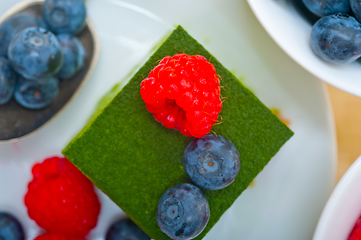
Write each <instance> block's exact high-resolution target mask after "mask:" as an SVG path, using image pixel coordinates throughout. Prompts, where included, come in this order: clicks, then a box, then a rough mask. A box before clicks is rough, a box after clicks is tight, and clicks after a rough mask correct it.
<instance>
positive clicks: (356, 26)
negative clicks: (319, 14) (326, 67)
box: [311, 14, 361, 64]
mask: <svg viewBox="0 0 361 240" xmlns="http://www.w3.org/2000/svg"><path fill="white" fill-rule="evenodd" d="M311 47H312V50H313V52H314V53H315V54H316V55H317V56H319V57H320V58H322V59H323V60H326V61H328V62H331V63H338V64H344V63H350V62H353V61H355V60H356V59H358V58H359V57H360V56H361V24H360V23H359V22H358V21H357V20H356V19H355V18H354V17H350V16H347V15H340V14H335V15H330V16H327V17H323V18H321V19H320V20H318V21H317V22H316V23H315V25H314V26H313V28H312V33H311Z"/></svg>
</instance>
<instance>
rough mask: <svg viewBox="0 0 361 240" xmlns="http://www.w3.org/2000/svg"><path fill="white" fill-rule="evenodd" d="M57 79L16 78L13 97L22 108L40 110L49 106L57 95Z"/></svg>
mask: <svg viewBox="0 0 361 240" xmlns="http://www.w3.org/2000/svg"><path fill="white" fill-rule="evenodd" d="M58 82H59V81H58V79H56V78H53V77H50V78H44V79H40V80H28V79H25V78H23V77H19V78H18V82H17V83H16V87H15V93H14V97H15V100H16V101H17V102H18V103H19V104H20V105H21V106H23V107H25V108H29V109H41V108H44V107H47V106H49V105H50V104H51V103H52V102H53V101H54V99H55V98H56V96H57V95H58V93H59V84H58Z"/></svg>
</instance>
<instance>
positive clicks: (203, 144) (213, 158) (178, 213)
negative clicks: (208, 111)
mask: <svg viewBox="0 0 361 240" xmlns="http://www.w3.org/2000/svg"><path fill="white" fill-rule="evenodd" d="M240 164H241V163H240V155H239V152H238V150H237V148H236V147H235V145H234V144H233V143H232V142H231V141H229V140H227V139H225V138H224V137H222V136H220V135H218V136H216V135H213V134H209V135H206V136H205V137H203V138H198V139H195V140H193V141H192V142H191V143H190V144H189V145H188V146H187V148H186V149H185V151H184V155H183V166H184V169H185V170H186V172H187V174H188V176H189V178H190V179H191V180H192V181H193V183H194V184H195V185H197V186H198V187H200V188H203V189H205V190H219V189H223V188H225V187H227V186H229V185H230V184H231V183H232V182H233V181H234V179H235V178H236V176H237V174H238V172H239V169H240ZM195 185H193V184H189V183H182V184H178V185H176V186H173V187H171V188H169V189H168V190H167V191H166V192H165V193H164V194H163V195H162V197H161V198H160V200H159V203H158V208H157V222H158V225H159V227H160V229H161V230H162V231H163V232H164V233H165V234H167V235H168V236H169V237H170V238H172V239H176V240H180V239H193V238H195V237H197V236H198V235H199V234H200V233H201V232H202V231H203V230H204V228H205V227H206V225H207V223H208V220H209V217H210V209H209V204H208V201H207V198H206V196H205V195H204V194H203V193H202V191H201V190H200V189H199V188H198V187H196V186H195Z"/></svg>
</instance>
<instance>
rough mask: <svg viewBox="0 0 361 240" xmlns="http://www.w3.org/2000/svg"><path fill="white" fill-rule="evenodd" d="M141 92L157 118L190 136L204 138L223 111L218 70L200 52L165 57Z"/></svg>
mask: <svg viewBox="0 0 361 240" xmlns="http://www.w3.org/2000/svg"><path fill="white" fill-rule="evenodd" d="M140 94H141V96H142V99H143V101H144V102H145V104H146V107H147V109H148V111H149V112H151V113H153V116H154V118H155V119H156V120H157V121H159V122H161V123H162V124H163V126H164V127H167V128H173V129H176V130H180V131H181V132H182V134H183V135H185V136H188V137H191V136H193V137H197V138H201V137H204V136H205V135H206V134H207V133H209V131H210V130H211V128H212V126H213V125H214V124H215V123H216V122H217V119H218V115H219V113H220V111H221V110H222V101H221V98H220V94H221V93H220V80H219V78H218V76H217V74H216V69H215V68H214V66H213V65H212V64H211V63H210V62H208V61H207V59H206V58H205V57H203V56H200V55H194V56H190V55H187V54H176V55H174V56H173V57H170V56H167V57H164V58H163V59H162V60H161V61H160V62H159V64H158V65H157V66H156V67H155V68H154V69H153V70H152V71H151V72H150V73H149V75H148V77H147V78H145V79H144V80H143V81H142V83H141V85H140Z"/></svg>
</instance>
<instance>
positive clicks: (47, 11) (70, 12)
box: [42, 0, 86, 34]
mask: <svg viewBox="0 0 361 240" xmlns="http://www.w3.org/2000/svg"><path fill="white" fill-rule="evenodd" d="M42 14H43V18H44V20H45V22H46V23H47V24H48V26H49V29H50V30H51V31H52V32H54V33H56V34H59V33H69V34H77V33H79V32H80V31H81V30H82V29H83V28H84V27H85V20H86V9H85V4H84V1H83V0H45V2H44V4H43V8H42Z"/></svg>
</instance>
